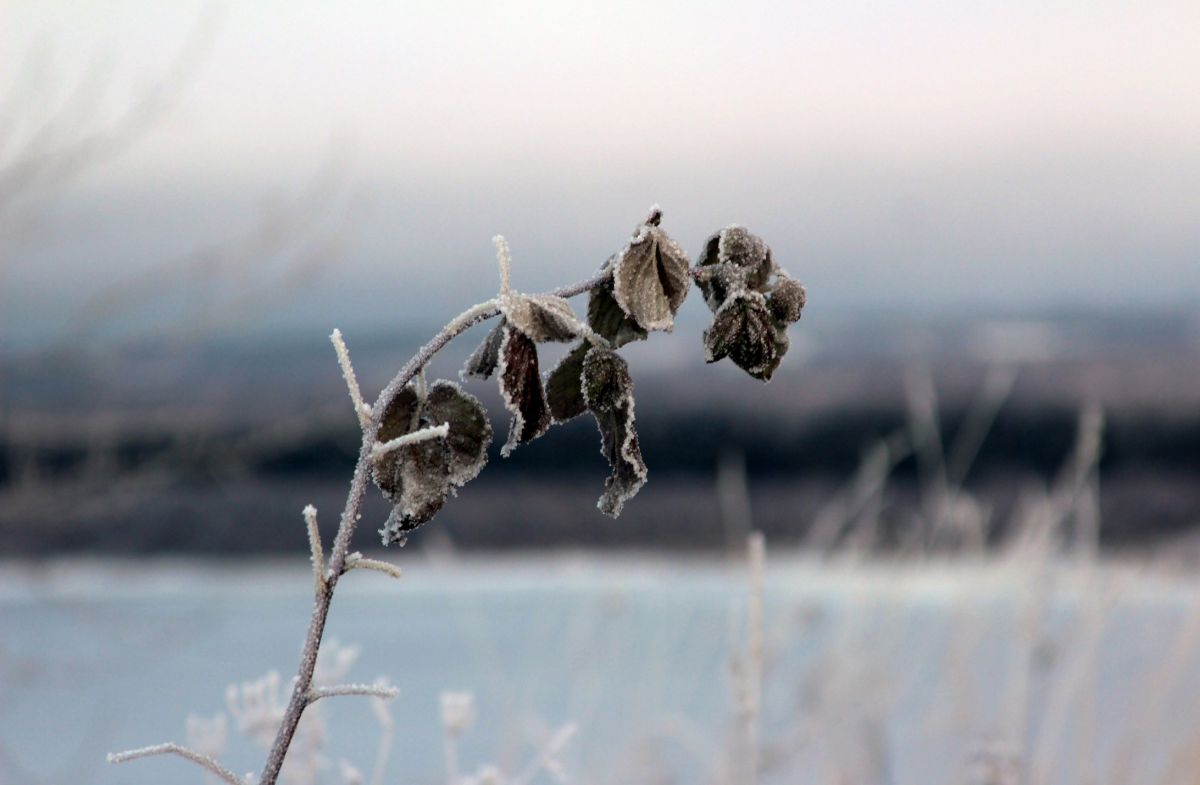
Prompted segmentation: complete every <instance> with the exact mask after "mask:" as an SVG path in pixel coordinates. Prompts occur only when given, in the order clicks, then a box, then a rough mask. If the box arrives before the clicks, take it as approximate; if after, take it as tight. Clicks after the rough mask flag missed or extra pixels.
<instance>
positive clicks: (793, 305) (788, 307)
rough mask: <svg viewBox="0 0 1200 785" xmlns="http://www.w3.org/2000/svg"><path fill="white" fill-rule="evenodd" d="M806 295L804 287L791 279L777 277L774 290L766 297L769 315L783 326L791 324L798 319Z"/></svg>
mask: <svg viewBox="0 0 1200 785" xmlns="http://www.w3.org/2000/svg"><path fill="white" fill-rule="evenodd" d="M807 300H808V295H807V293H806V292H805V291H804V287H803V286H801V285H800V284H799V283H798V282H796V281H793V280H792V279H791V278H787V277H785V276H779V281H778V282H777V283H776V284H775V288H774V289H772V290H771V293H770V294H769V295H767V306H768V307H769V308H770V309H771V315H772V316H774V317H775V318H776V319H777V320H778V321H780V322H783V323H784V324H792V323H793V322H795V321H797V320H798V319H799V318H800V312H801V311H802V310H804V303H805V302H806V301H807Z"/></svg>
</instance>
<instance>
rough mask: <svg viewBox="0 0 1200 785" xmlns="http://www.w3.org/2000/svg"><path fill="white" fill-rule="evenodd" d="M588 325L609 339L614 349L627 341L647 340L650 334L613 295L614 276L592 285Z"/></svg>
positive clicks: (589, 295) (589, 294) (589, 297)
mask: <svg viewBox="0 0 1200 785" xmlns="http://www.w3.org/2000/svg"><path fill="white" fill-rule="evenodd" d="M587 314H588V326H590V327H591V328H592V330H593V331H594V332H595V333H596V334H597V335H600V336H602V337H603V338H605V339H607V340H608V341H609V342H610V343H611V344H612V345H613V348H614V349H619V348H621V347H622V346H624V345H625V344H627V343H632V342H633V341H642V340H645V339H646V337H647V336H648V335H649V333H648V332H646V330H645V329H643V328H642V326H641V325H640V324H638V323H637V321H636V320H635V319H634V318H633V317H631V316H629V314H627V313H625V311H624V309H623V308H621V305H620V303H618V302H617V299H616V298H615V297H614V296H613V282H612V278H611V277H610V278H606V279H605V280H604V281H602V282H600V283H598V284H596V285H595V286H593V287H592V290H591V292H589V293H588V311H587Z"/></svg>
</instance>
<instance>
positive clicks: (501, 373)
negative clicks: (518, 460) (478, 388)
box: [462, 298, 578, 458]
mask: <svg viewBox="0 0 1200 785" xmlns="http://www.w3.org/2000/svg"><path fill="white" fill-rule="evenodd" d="M525 299H526V301H527V303H528V302H530V301H532V300H533V298H525ZM538 299H541V298H538ZM555 299H561V298H555ZM539 307H540V306H539ZM545 311H546V312H547V313H550V312H552V309H549V308H548V309H545ZM525 316H528V313H526V314H525ZM530 318H531V319H535V320H540V319H541V318H542V317H541V316H536V317H530ZM540 334H543V333H540ZM576 335H578V333H576ZM493 373H495V374H496V375H497V379H498V381H499V382H500V395H501V396H502V397H503V398H504V406H505V408H507V409H508V411H509V412H510V413H512V422H511V424H510V425H509V430H508V439H507V441H506V442H505V443H504V447H502V448H501V450H500V454H501V455H503V456H504V457H506V458H507V457H508V456H509V454H510V453H512V451H513V450H514V449H515V448H516V446H517V445H518V444H524V443H525V442H531V441H533V440H534V439H536V438H537V437H539V436H541V435H542V434H543V433H545V432H546V430H547V429H548V428H549V427H550V424H551V422H552V418H551V414H550V406H549V404H548V403H547V402H546V391H545V388H544V387H543V386H542V377H541V371H540V370H539V367H538V355H537V344H535V343H534V340H533V338H532V337H531V336H530V335H528V334H527V333H526V332H525V331H524V330H522V329H519V328H518V327H517V326H516V325H515V324H514V323H513V322H512V321H510V320H509V319H507V318H504V319H501V320H500V324H498V325H496V327H495V328H494V329H493V330H492V331H491V332H490V333H488V335H487V337H486V338H484V339H483V343H481V344H479V347H478V348H477V349H476V350H475V351H474V352H473V353H472V354H471V357H470V358H469V359H468V360H467V364H466V366H464V367H463V370H462V375H463V376H464V377H466V376H473V377H477V378H482V379H486V378H488V377H489V376H491V375H492V374H493Z"/></svg>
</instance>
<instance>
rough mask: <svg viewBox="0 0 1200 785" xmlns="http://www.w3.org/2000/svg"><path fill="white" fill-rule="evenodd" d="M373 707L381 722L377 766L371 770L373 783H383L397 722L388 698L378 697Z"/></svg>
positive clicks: (376, 754)
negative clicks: (389, 707) (393, 717)
mask: <svg viewBox="0 0 1200 785" xmlns="http://www.w3.org/2000/svg"><path fill="white" fill-rule="evenodd" d="M375 683H376V684H379V685H386V684H387V681H386V680H385V679H379V680H377V681H376V682H375ZM371 708H372V709H374V710H375V719H376V720H377V721H378V722H379V747H378V749H376V751H375V767H374V768H373V769H372V771H371V785H383V775H384V772H385V771H386V770H387V763H388V758H389V757H391V754H392V739H393V738H394V737H395V735H396V722H395V720H393V719H392V712H391V711H390V710H389V709H388V703H387V701H386V700H384V699H382V698H376V699H375V700H373V701H371Z"/></svg>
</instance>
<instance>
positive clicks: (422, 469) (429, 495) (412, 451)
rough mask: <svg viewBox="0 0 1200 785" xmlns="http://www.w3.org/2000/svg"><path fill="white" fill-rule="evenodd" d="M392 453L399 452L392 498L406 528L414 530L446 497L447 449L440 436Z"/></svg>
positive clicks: (447, 480)
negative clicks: (397, 489) (397, 490)
mask: <svg viewBox="0 0 1200 785" xmlns="http://www.w3.org/2000/svg"><path fill="white" fill-rule="evenodd" d="M393 452H395V453H398V455H399V466H400V472H399V473H400V478H401V480H402V487H401V491H400V494H399V495H398V496H397V497H395V498H393V501H394V502H395V503H396V509H397V510H399V511H400V515H401V517H402V518H403V520H404V521H405V522H408V523H410V524H411V525H410V526H409V527H408V528H410V529H415V528H416V527H417V526H419V525H421V524H422V523H425V522H426V521H428V520H429V519H431V518H432V517H433V516H434V515H436V514H437V511H438V510H440V509H442V505H443V504H445V503H446V499H447V498H449V496H450V481H449V468H448V463H449V452H450V450H449V448H448V447H447V446H446V443H445V441H444V440H442V439H426V440H425V441H422V442H417V443H416V444H408V445H405V446H404V447H401V448H400V449H398V450H394V451H393Z"/></svg>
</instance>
